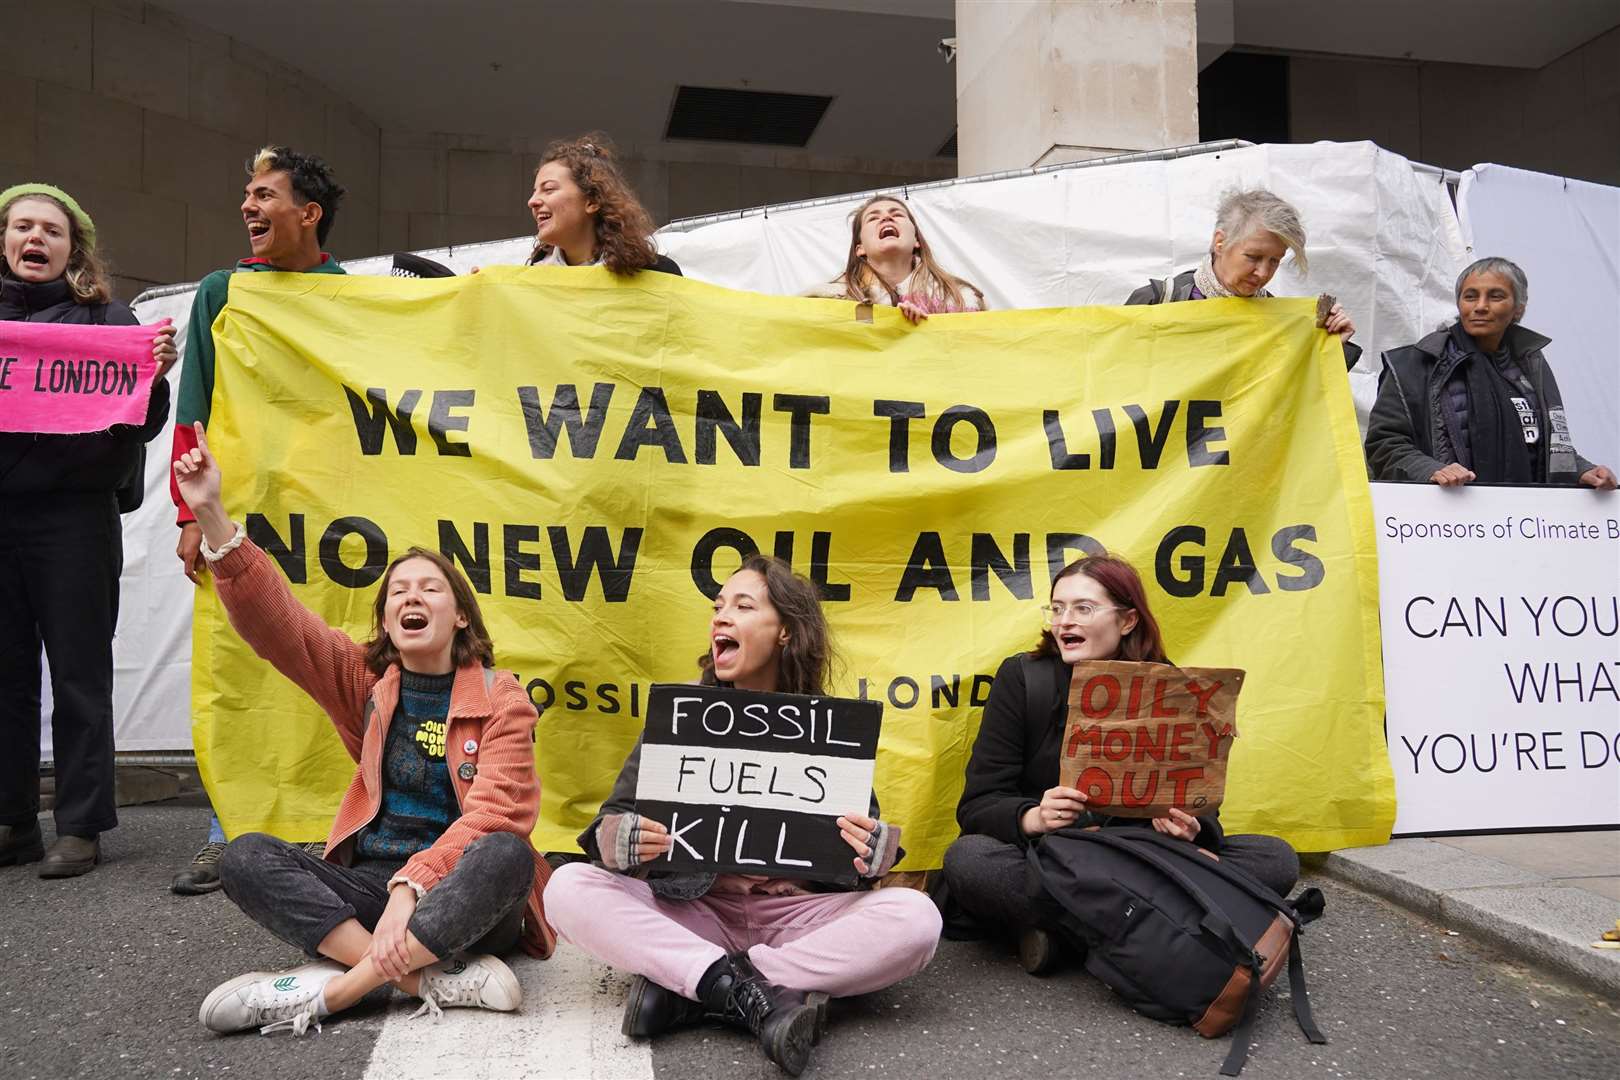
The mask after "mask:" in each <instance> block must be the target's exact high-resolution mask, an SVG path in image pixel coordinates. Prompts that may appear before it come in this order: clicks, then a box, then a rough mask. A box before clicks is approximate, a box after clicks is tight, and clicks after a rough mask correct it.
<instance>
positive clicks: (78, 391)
mask: <svg viewBox="0 0 1620 1080" xmlns="http://www.w3.org/2000/svg"><path fill="white" fill-rule="evenodd" d="M177 356H178V354H177V353H176V351H175V348H174V327H173V326H172V325H170V324H169V322H168V321H167V320H165V321H164V322H162V323H160V324H155V325H153V326H84V325H80V324H77V323H29V322H12V321H0V431H18V432H28V433H31V434H50V435H83V434H87V433H89V432H93V431H106V430H107V429H108V428H111V427H113V426H115V425H119V424H128V425H134V426H139V425H141V424H144V423H145V422H146V412H147V406H148V405H149V404H150V403H151V400H152V383H153V382H154V381H155V380H156V379H160V378H162V377H163V374H164V372H166V371H168V369H169V367H170V366H171V365H173V363H174V361H175V359H176V357H177Z"/></svg>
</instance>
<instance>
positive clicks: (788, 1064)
mask: <svg viewBox="0 0 1620 1080" xmlns="http://www.w3.org/2000/svg"><path fill="white" fill-rule="evenodd" d="M722 965H724V966H722ZM701 985H702V990H703V1007H704V1009H705V1010H706V1012H707V1014H708V1015H709V1016H711V1017H713V1018H714V1019H716V1020H721V1021H723V1022H725V1023H727V1024H730V1025H732V1026H733V1027H739V1028H745V1029H747V1030H748V1031H751V1032H753V1033H754V1034H755V1035H756V1036H757V1037H758V1038H759V1045H760V1048H761V1049H763V1050H764V1051H765V1056H766V1057H768V1058H770V1059H771V1060H772V1061H774V1062H775V1063H776V1064H777V1065H778V1066H779V1067H780V1068H781V1069H782V1071H783V1072H785V1073H787V1074H788V1075H789V1076H798V1075H799V1074H800V1073H801V1072H803V1071H804V1067H805V1066H806V1065H808V1064H809V1063H810V1047H811V1046H812V1045H813V1044H814V1043H815V1041H816V1008H815V1006H814V1005H807V1004H806V1003H805V995H804V994H802V993H800V992H799V991H797V990H789V989H787V988H786V987H782V986H776V985H774V984H773V983H769V982H766V981H765V977H764V976H763V975H761V974H760V973H759V972H758V971H757V970H755V968H754V965H753V963H752V962H750V961H749V959H748V955H747V954H746V953H737V954H735V955H733V956H729V957H726V958H725V959H724V960H721V961H717V962H716V963H715V966H714V967H713V968H711V969H710V970H709V971H708V972H707V973H705V975H704V978H703V983H702V984H701Z"/></svg>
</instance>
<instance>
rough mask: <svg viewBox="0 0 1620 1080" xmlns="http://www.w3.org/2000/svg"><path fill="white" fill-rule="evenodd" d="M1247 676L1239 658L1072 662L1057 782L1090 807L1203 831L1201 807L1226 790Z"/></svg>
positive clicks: (1209, 809) (1172, 830)
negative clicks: (1229, 664)
mask: <svg viewBox="0 0 1620 1080" xmlns="http://www.w3.org/2000/svg"><path fill="white" fill-rule="evenodd" d="M1242 686H1243V672H1242V671H1239V670H1237V669H1235V668H1177V667H1174V666H1172V665H1169V664H1143V663H1131V662H1128V661H1118V660H1093V661H1088V662H1086V663H1080V664H1076V665H1074V675H1073V677H1072V679H1071V681H1070V684H1069V721H1068V725H1067V727H1066V728H1065V729H1064V733H1063V746H1062V748H1061V750H1060V757H1059V762H1060V768H1059V773H1058V778H1059V782H1060V783H1062V784H1065V785H1072V786H1073V787H1075V788H1077V789H1079V791H1081V792H1083V793H1084V795H1085V799H1084V802H1085V804H1086V809H1089V810H1093V811H1096V812H1097V813H1100V814H1106V815H1110V816H1113V817H1135V818H1153V819H1155V820H1154V823H1153V827H1154V828H1155V829H1157V830H1158V831H1159V832H1162V833H1166V834H1167V835H1170V836H1180V837H1181V838H1183V839H1191V838H1192V837H1195V836H1197V835H1198V828H1199V826H1198V822H1197V819H1196V818H1195V817H1194V816H1193V815H1195V814H1197V815H1203V814H1209V813H1213V812H1214V811H1215V810H1216V809H1217V808H1218V807H1219V806H1220V805H1221V800H1222V798H1224V797H1225V794H1226V764H1227V758H1228V755H1229V754H1230V752H1231V747H1232V739H1233V738H1234V737H1236V735H1237V725H1236V722H1235V717H1236V711H1237V696H1238V691H1239V690H1240V689H1242ZM1049 794H1050V793H1049ZM1178 811H1179V813H1178Z"/></svg>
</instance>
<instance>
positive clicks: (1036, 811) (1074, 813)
mask: <svg viewBox="0 0 1620 1080" xmlns="http://www.w3.org/2000/svg"><path fill="white" fill-rule="evenodd" d="M1085 812H1086V795H1085V792H1083V791H1079V790H1077V789H1075V788H1072V787H1064V786H1062V785H1061V784H1060V785H1058V786H1057V787H1049V788H1047V789H1046V791H1045V792H1044V793H1043V794H1042V795H1041V801H1040V803H1039V805H1036V806H1032V807H1030V808H1029V809H1028V810H1026V811H1025V812H1024V817H1023V819H1022V820H1021V821H1020V822H1019V825H1020V827H1021V828H1022V829H1023V830H1024V835H1025V836H1040V835H1041V834H1042V833H1049V832H1052V831H1053V830H1054V829H1061V828H1063V827H1064V826H1065V825H1073V824H1074V823H1075V822H1076V821H1078V820H1080V815H1081V814H1083V813H1085Z"/></svg>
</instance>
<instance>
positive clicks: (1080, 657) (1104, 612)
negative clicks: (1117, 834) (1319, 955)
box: [945, 555, 1299, 975]
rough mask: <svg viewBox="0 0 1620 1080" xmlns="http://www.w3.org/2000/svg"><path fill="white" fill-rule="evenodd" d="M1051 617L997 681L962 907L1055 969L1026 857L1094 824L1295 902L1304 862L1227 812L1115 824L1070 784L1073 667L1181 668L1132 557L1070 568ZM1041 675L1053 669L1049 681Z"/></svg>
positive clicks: (957, 889)
mask: <svg viewBox="0 0 1620 1080" xmlns="http://www.w3.org/2000/svg"><path fill="white" fill-rule="evenodd" d="M1041 610H1042V613H1043V615H1044V616H1045V623H1046V629H1045V630H1043V631H1042V632H1041V637H1040V640H1039V641H1037V642H1036V644H1035V648H1033V649H1031V650H1030V651H1029V652H1027V653H1020V654H1017V655H1015V656H1009V657H1008V658H1007V659H1006V660H1004V661H1003V662H1002V664H1001V670H999V671H998V672H996V681H995V685H994V686H992V687H991V689H990V699H989V701H988V702H987V703H986V704H985V707H984V718H983V720H982V721H981V723H980V725H979V737H978V740H977V741H976V742H975V743H974V744H973V756H972V757H971V758H970V759H969V760H968V767H967V781H966V784H965V785H964V787H963V791H962V800H961V802H960V803H958V804H957V807H956V820H957V824H959V825H960V826H961V827H962V836H961V838H960V839H959V840H957V841H956V843H954V844H952V845H951V847H950V849H949V850H948V851H946V852H945V881H946V884H947V886H948V888H949V889H950V894H951V896H952V898H953V899H954V900H955V901H956V903H957V904H958V905H960V907H961V908H962V910H963V911H965V912H966V913H967V914H968V915H970V916H972V917H973V918H974V919H975V920H976V921H977V922H978V923H979V924H980V925H982V926H986V927H990V926H1003V927H1007V928H1008V929H1009V930H1011V931H1012V932H1013V933H1015V934H1017V935H1018V956H1019V960H1020V961H1021V962H1022V963H1023V965H1024V968H1025V970H1027V971H1029V972H1030V973H1031V974H1032V975H1039V974H1045V973H1046V972H1048V971H1051V970H1052V969H1053V968H1054V967H1055V966H1056V964H1057V960H1058V958H1059V952H1058V950H1057V948H1056V943H1055V942H1054V940H1053V938H1052V935H1051V934H1050V933H1049V932H1048V929H1047V928H1046V927H1043V926H1042V925H1040V921H1039V919H1038V917H1037V915H1036V914H1035V913H1036V910H1037V909H1036V906H1035V899H1036V897H1034V896H1033V895H1031V894H1030V893H1029V891H1028V889H1027V887H1026V885H1025V880H1026V878H1025V849H1026V848H1027V847H1028V846H1029V845H1030V843H1031V842H1032V841H1033V840H1035V839H1036V838H1037V837H1039V836H1040V835H1041V834H1043V833H1048V832H1052V831H1054V830H1056V829H1062V828H1068V827H1071V826H1079V827H1081V828H1086V827H1088V826H1092V825H1101V826H1108V827H1115V826H1119V827H1130V826H1135V827H1141V828H1146V827H1151V828H1153V829H1155V830H1156V831H1158V832H1161V833H1163V834H1165V835H1166V836H1172V837H1176V838H1177V839H1180V840H1185V841H1187V842H1188V843H1193V844H1197V845H1199V846H1200V847H1203V848H1205V849H1207V850H1209V851H1210V852H1213V853H1217V854H1219V855H1220V857H1221V858H1222V859H1223V860H1225V861H1227V862H1230V863H1233V864H1235V865H1238V866H1241V867H1242V868H1243V869H1245V870H1247V871H1248V872H1249V873H1250V874H1252V875H1253V876H1254V877H1256V878H1258V879H1259V880H1260V881H1262V882H1264V883H1265V884H1266V885H1267V886H1269V887H1270V888H1272V889H1273V890H1275V891H1276V892H1278V893H1279V894H1284V895H1286V894H1287V893H1288V891H1289V890H1290V889H1292V888H1293V886H1294V881H1295V879H1296V878H1297V877H1298V876H1299V857H1298V856H1297V855H1295V854H1294V850H1293V849H1292V848H1290V847H1289V846H1288V845H1287V844H1286V843H1285V842H1284V841H1282V840H1279V839H1277V838H1276V837H1274V836H1226V835H1225V834H1224V833H1223V832H1222V830H1221V824H1220V821H1219V818H1218V815H1216V814H1213V813H1212V814H1209V815H1208V816H1205V817H1196V818H1195V817H1193V816H1192V815H1191V814H1188V813H1186V812H1185V811H1183V810H1178V809H1175V808H1172V809H1171V811H1170V813H1169V815H1168V816H1166V817H1162V818H1153V819H1151V821H1143V820H1141V819H1138V818H1114V817H1107V816H1104V815H1102V814H1098V813H1093V812H1092V811H1090V810H1087V809H1086V796H1085V794H1084V793H1083V792H1080V791H1078V790H1076V789H1074V788H1071V787H1063V786H1062V785H1060V784H1059V783H1058V747H1059V744H1060V743H1061V742H1062V740H1063V728H1064V724H1065V722H1066V720H1067V718H1068V696H1069V674H1070V669H1071V668H1072V666H1073V665H1074V664H1077V663H1080V662H1081V661H1085V660H1133V661H1138V662H1142V663H1150V664H1168V663H1170V659H1169V657H1168V656H1166V654H1165V649H1164V640H1163V638H1162V637H1161V636H1160V634H1159V624H1158V622H1157V621H1156V620H1155V619H1154V618H1153V613H1152V612H1151V611H1149V610H1148V604H1147V593H1146V592H1145V591H1144V589H1143V588H1142V579H1141V577H1140V576H1139V575H1138V574H1137V572H1136V568H1135V567H1133V566H1132V565H1131V564H1130V563H1128V562H1126V561H1125V560H1124V559H1119V558H1115V557H1114V556H1111V555H1088V556H1086V557H1085V558H1083V559H1079V560H1077V561H1075V562H1072V563H1070V564H1069V565H1068V566H1066V567H1064V568H1063V570H1062V571H1061V572H1060V573H1059V574H1058V576H1057V578H1056V580H1055V581H1054V582H1053V583H1052V596H1051V601H1050V603H1048V604H1047V605H1045V606H1044V607H1043V608H1042V609H1041ZM1041 666H1045V667H1046V668H1048V669H1049V670H1048V671H1047V672H1044V673H1043V672H1039V671H1038V670H1037V669H1038V668H1039V667H1041ZM1032 673H1033V676H1032ZM1043 680H1044V684H1045V685H1048V686H1051V687H1052V688H1053V692H1052V694H1051V696H1050V698H1048V699H1047V700H1043V701H1032V700H1030V694H1029V691H1028V689H1027V687H1028V686H1030V685H1031V684H1034V683H1039V682H1041V681H1043Z"/></svg>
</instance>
